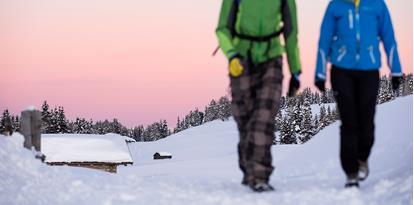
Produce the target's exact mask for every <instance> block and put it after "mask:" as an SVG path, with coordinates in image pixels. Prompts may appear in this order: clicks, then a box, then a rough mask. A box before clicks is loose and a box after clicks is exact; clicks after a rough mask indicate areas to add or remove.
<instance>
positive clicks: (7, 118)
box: [0, 109, 13, 134]
mask: <svg viewBox="0 0 414 205" xmlns="http://www.w3.org/2000/svg"><path fill="white" fill-rule="evenodd" d="M5 131H9V132H10V131H11V132H13V124H12V119H11V115H10V112H9V110H8V109H6V110H4V111H3V114H2V116H1V120H0V134H2V133H4V132H5ZM9 134H11V133H9Z"/></svg>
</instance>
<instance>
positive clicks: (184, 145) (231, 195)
mask: <svg viewBox="0 0 414 205" xmlns="http://www.w3.org/2000/svg"><path fill="white" fill-rule="evenodd" d="M412 108H413V100H412V96H409V97H405V98H400V99H397V100H396V101H393V102H391V103H387V104H383V105H380V106H379V107H378V112H377V116H376V127H377V129H376V142H375V145H374V149H373V152H372V155H371V158H370V166H371V175H370V177H369V178H368V179H367V181H366V182H364V183H362V185H361V188H360V189H359V190H358V189H344V188H343V184H344V180H345V176H344V175H343V173H342V170H341V168H340V165H339V157H338V155H339V154H338V153H339V151H338V147H339V141H338V139H339V138H338V135H339V123H338V122H337V123H334V124H332V125H331V126H329V127H327V128H325V129H324V130H322V131H321V132H320V133H319V134H318V135H316V136H315V137H314V138H313V139H312V140H311V141H309V142H308V143H306V144H303V145H284V146H282V145H277V146H274V147H273V150H272V151H273V156H274V161H273V164H274V166H275V168H276V169H275V172H274V174H273V176H272V178H271V183H272V184H273V185H274V186H275V188H276V191H275V192H272V193H263V194H256V193H252V192H251V191H250V190H249V189H248V188H246V187H243V186H241V185H240V181H241V172H240V171H239V168H238V166H237V152H236V144H237V141H238V139H237V138H238V137H237V130H236V125H235V123H234V121H227V122H221V121H213V122H210V123H207V124H205V125H203V126H199V127H195V128H192V129H189V130H186V131H183V132H181V133H178V134H176V135H173V136H170V137H168V138H166V139H163V140H160V141H157V142H147V143H132V144H130V150H131V152H132V158H133V160H134V166H128V167H121V168H120V169H119V173H118V174H110V173H105V172H100V171H95V170H89V169H83V168H71V167H49V166H46V165H44V164H41V163H40V162H39V161H37V160H34V159H33V155H32V154H31V153H30V152H29V151H25V150H23V149H22V139H21V137H20V136H18V135H15V136H14V137H12V138H4V137H0V176H1V179H0V204H19V205H20V204H22V205H25V204H88V205H89V204H103V205H110V204H114V205H118V204H119V205H121V204H134V205H139V204H177V205H178V204H197V205H203V204H212V205H217V204H228V205H236V204H237V205H244V204H246V205H252V204H260V205H267V204H269V205H270V204H282V205H283V204H292V205H302V204H318V205H324V204H326V205H332V204H335V205H336V204H344V205H345V204H347V205H348V204H351V205H358V204H361V205H364V204H384V205H385V204H386V205H390V204H392V205H398V204H413V199H412V192H413V183H412V181H413V177H412V176H413V170H412V165H413V155H412V153H413V116H412V112H413V110H412ZM155 152H170V153H172V155H173V158H172V159H170V160H152V158H153V154H154V153H155Z"/></svg>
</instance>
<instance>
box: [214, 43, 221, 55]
mask: <svg viewBox="0 0 414 205" xmlns="http://www.w3.org/2000/svg"><path fill="white" fill-rule="evenodd" d="M219 50H220V46H217V48H216V49H215V50H214V52H213V57H214V56H216V54H217V52H218V51H219Z"/></svg>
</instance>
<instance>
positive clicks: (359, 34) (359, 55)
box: [354, 3, 361, 61]
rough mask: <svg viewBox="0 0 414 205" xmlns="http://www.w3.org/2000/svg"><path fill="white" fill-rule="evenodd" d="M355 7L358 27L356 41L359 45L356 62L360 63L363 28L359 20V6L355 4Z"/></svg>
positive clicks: (357, 46)
mask: <svg viewBox="0 0 414 205" xmlns="http://www.w3.org/2000/svg"><path fill="white" fill-rule="evenodd" d="M354 5H355V21H356V22H355V24H356V25H355V26H356V40H357V45H356V50H357V55H356V60H357V61H359V59H360V58H361V54H360V53H361V28H360V19H359V4H358V3H357V4H354Z"/></svg>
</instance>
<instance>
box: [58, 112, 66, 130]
mask: <svg viewBox="0 0 414 205" xmlns="http://www.w3.org/2000/svg"><path fill="white" fill-rule="evenodd" d="M57 124H58V130H57V133H68V120H67V119H66V115H65V110H64V109H63V107H59V108H58V111H57Z"/></svg>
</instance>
